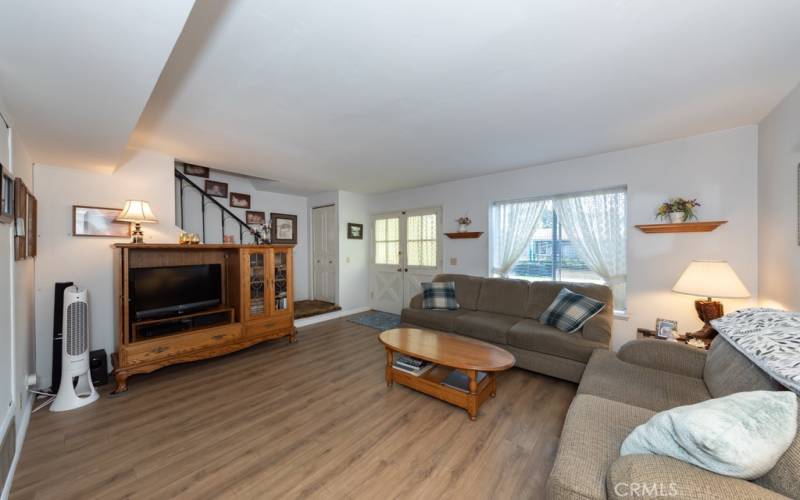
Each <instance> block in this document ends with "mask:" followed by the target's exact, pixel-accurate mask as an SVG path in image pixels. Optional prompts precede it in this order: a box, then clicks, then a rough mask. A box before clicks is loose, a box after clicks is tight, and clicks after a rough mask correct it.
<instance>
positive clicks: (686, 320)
mask: <svg viewBox="0 0 800 500" xmlns="http://www.w3.org/2000/svg"><path fill="white" fill-rule="evenodd" d="M756 139H757V128H756V127H755V126H747V127H741V128H736V129H731V130H725V131H721V132H716V133H711V134H705V135H700V136H695V137H690V138H687V139H681V140H676V141H670V142H665V143H660V144H654V145H649V146H644V147H639V148H633V149H627V150H623V151H618V152H613V153H607V154H602V155H596V156H590V157H586V158H580V159H575V160H569V161H563V162H558V163H552V164H548V165H542V166H537V167H530V168H526V169H523V170H517V171H512V172H506V173H501V174H493V175H487V176H482V177H475V178H471V179H465V180H460V181H454V182H447V183H443V184H437V185H432V186H425V187H421V188H416V189H410V190H404V191H397V192H392V193H385V194H380V195H374V196H371V197H370V199H369V210H370V212H371V213H372V214H376V213H381V212H389V211H396V210H400V209H410V208H415V207H430V206H437V205H438V206H441V207H442V208H443V220H444V228H443V230H444V231H454V230H455V229H456V227H457V224H456V222H455V219H456V218H457V217H459V216H461V215H464V214H468V215H469V216H470V218H472V220H473V224H472V226H471V228H472V229H473V230H475V231H487V230H488V216H489V208H490V206H491V204H492V202H493V201H497V200H508V199H516V198H524V197H532V196H545V195H552V194H559V193H569V192H575V191H583V190H589V189H598V188H604V187H610V186H619V185H627V186H628V195H629V196H628V213H629V216H628V219H629V220H628V223H629V226H630V228H631V229H630V231H629V237H628V314H629V317H630V318H629V319H628V320H617V321H615V332H614V337H613V340H612V346H613V347H614V348H618V347H619V346H620V345H622V344H623V343H625V342H626V341H628V340H630V339H633V338H635V336H636V328H637V327H647V328H653V327H654V326H655V321H656V318H658V317H661V318H669V319H675V320H678V323H679V328H680V330H681V331H693V330H696V329H697V328H699V327H700V326H701V323H700V321H699V320H698V319H697V316H696V314H695V311H694V307H693V301H694V298H693V297H689V296H684V295H678V294H674V293H671V292H670V289H671V288H672V285H673V284H674V283H675V281H676V280H677V278H678V276H679V275H680V273H681V272H682V271H683V269H684V268H685V267H686V265H687V264H688V263H689V262H690V261H691V260H692V259H712V258H713V259H725V260H727V261H729V262H730V263H731V265H732V266H733V268H734V269H735V270H736V272H737V273H738V274H739V276H740V277H741V279H742V280H743V281H744V283H745V285H747V287H748V289H749V290H750V292H751V293H752V294H753V295H755V294H756V293H757V275H756V273H757V264H756V262H757V241H756V232H757V216H756V209H757V202H756V194H757V193H756V152H757V144H756ZM532 140H535V138H533V139H532ZM670 196H683V197H688V198H697V199H699V200H700V201H701V202H702V204H703V206H702V207H701V208H700V209H699V215H700V217H701V218H702V219H705V220H715V219H724V220H728V221H729V222H728V224H725V225H724V226H722V227H721V228H719V229H717V230H716V231H714V232H712V233H697V234H691V233H681V234H661V235H653V234H650V235H648V234H644V233H642V232H640V231H638V230H637V229H634V228H633V227H632V226H633V225H635V224H644V223H652V222H655V221H654V219H653V214H654V212H655V209H656V207H657V206H658V205H659V203H660V202H661V201H663V200H664V199H666V198H668V197H670ZM450 258H456V259H457V261H458V263H457V264H456V265H450ZM444 263H445V265H444V270H445V272H453V273H463V274H473V275H484V276H485V275H487V274H488V269H489V246H488V238H487V235H486V234H484V235H483V236H482V237H481V238H480V239H477V240H473V239H466V240H449V239H445V240H444ZM723 303H724V304H725V306H726V308H727V309H728V310H733V309H735V308H738V307H741V306H743V305H745V304H751V303H753V300H752V299H748V300H738V301H737V300H723Z"/></svg>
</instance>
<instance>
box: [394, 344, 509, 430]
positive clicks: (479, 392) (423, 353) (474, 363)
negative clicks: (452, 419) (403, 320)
mask: <svg viewBox="0 0 800 500" xmlns="http://www.w3.org/2000/svg"><path fill="white" fill-rule="evenodd" d="M379 338H380V341H381V342H382V343H383V345H384V347H386V385H388V386H390V387H391V385H392V383H393V382H397V383H398V384H401V385H404V386H406V387H409V388H411V389H414V390H416V391H419V392H422V393H425V394H427V395H429V396H433V397H434V398H437V399H441V400H442V401H446V402H448V403H450V404H453V405H456V406H458V407H459V408H464V409H465V410H467V413H469V418H470V419H472V420H475V419H476V418H477V416H478V409H479V408H480V406H481V405H482V404H483V402H484V401H486V400H487V399H488V398H489V396H491V397H494V396H495V394H496V393H497V379H496V378H495V374H496V373H497V372H499V371H503V370H507V369H509V368H511V367H512V366H514V363H515V361H516V360H515V359H514V355H513V354H511V353H510V352H508V351H506V350H505V349H501V348H499V347H497V346H493V345H492V344H487V343H486V342H481V341H480V340H475V339H471V338H468V337H462V336H460V335H454V334H450V333H444V332H437V331H433V330H422V329H417V328H395V329H393V330H386V331H385V332H383V333H381V334H380V337H379ZM395 352H399V353H401V354H406V355H408V356H413V357H415V358H418V359H423V360H425V361H429V362H431V363H434V364H435V365H437V366H435V367H433V368H431V369H430V370H428V371H427V372H425V373H423V374H421V375H418V376H415V375H412V374H410V373H407V372H404V371H402V370H398V369H397V368H395V367H394V353H395ZM453 370H461V371H463V372H464V373H466V375H467V377H468V378H469V392H463V391H460V390H458V389H454V388H452V387H448V386H446V385H443V384H442V381H443V380H444V379H445V378H446V377H447V376H448V375H449V374H450V372H452V371H453ZM478 372H485V373H486V377H484V378H483V380H482V381H480V382H478Z"/></svg>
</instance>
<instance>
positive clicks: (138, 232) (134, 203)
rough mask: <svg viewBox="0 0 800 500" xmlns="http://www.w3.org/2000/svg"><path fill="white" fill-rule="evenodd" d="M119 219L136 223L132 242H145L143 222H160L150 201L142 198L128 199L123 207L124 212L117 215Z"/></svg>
mask: <svg viewBox="0 0 800 500" xmlns="http://www.w3.org/2000/svg"><path fill="white" fill-rule="evenodd" d="M117 220H118V221H120V222H132V223H133V224H135V226H134V228H133V233H131V236H133V240H132V241H131V242H132V243H144V233H143V232H142V223H154V222H158V219H156V216H155V214H153V211H152V210H151V209H150V203H148V202H146V201H142V200H127V201H126V202H125V206H124V207H123V208H122V213H120V214H119V215H118V216H117Z"/></svg>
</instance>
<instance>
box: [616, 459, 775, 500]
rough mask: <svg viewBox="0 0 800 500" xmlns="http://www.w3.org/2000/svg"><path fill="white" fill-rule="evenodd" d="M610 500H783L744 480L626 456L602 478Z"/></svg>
mask: <svg viewBox="0 0 800 500" xmlns="http://www.w3.org/2000/svg"><path fill="white" fill-rule="evenodd" d="M606 492H607V494H608V498H609V499H610V500H616V499H626V500H628V499H630V498H665V499H666V498H697V499H700V498H704V499H705V498H716V499H720V500H722V499H728V498H752V499H764V500H768V499H769V500H772V499H786V497H784V496H783V495H779V494H778V493H775V492H774V491H772V490H768V489H766V488H763V487H761V486H759V485H757V484H755V483H751V482H750V481H745V480H744V479H736V478H733V477H728V476H721V475H719V474H715V473H713V472H709V471H707V470H705V469H701V468H699V467H695V466H694V465H691V464H688V463H686V462H681V461H680V460H676V459H674V458H671V457H665V456H659V455H626V456H624V457H620V458H618V459H617V460H616V461H615V462H614V463H613V464H611V467H610V468H609V469H608V473H607V474H606Z"/></svg>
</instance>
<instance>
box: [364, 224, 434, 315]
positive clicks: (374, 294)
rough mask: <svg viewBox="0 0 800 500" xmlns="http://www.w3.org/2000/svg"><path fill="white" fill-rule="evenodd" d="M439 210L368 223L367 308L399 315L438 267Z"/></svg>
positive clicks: (430, 278) (431, 277)
mask: <svg viewBox="0 0 800 500" xmlns="http://www.w3.org/2000/svg"><path fill="white" fill-rule="evenodd" d="M441 235H442V233H441V209H440V208H420V209H414V210H406V211H402V212H394V213H388V214H381V215H376V216H374V217H373V220H372V252H371V259H372V265H371V273H370V305H371V307H372V308H373V309H377V310H379V311H385V312H390V313H394V314H400V311H401V310H402V309H403V308H404V307H407V306H408V302H409V301H410V300H411V297H413V296H414V295H416V294H418V293H420V292H421V291H422V287H421V283H424V282H426V281H431V280H432V279H433V277H434V276H435V275H436V274H438V273H439V272H440V271H441V268H442V238H441Z"/></svg>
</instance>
